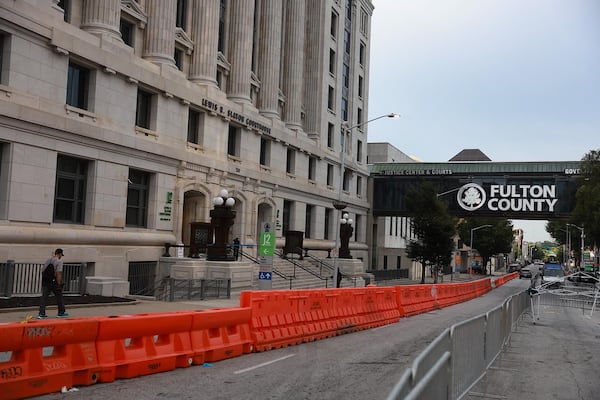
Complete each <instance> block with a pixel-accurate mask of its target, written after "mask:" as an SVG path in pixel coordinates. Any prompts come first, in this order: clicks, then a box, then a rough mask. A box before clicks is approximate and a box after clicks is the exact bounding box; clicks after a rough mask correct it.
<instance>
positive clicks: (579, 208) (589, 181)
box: [573, 149, 600, 248]
mask: <svg viewBox="0 0 600 400" xmlns="http://www.w3.org/2000/svg"><path fill="white" fill-rule="evenodd" d="M581 161H582V164H581V178H580V180H579V188H578V189H577V194H576V203H575V210H573V220H574V223H575V224H577V225H579V226H583V227H584V228H585V238H584V240H585V242H587V244H588V245H593V246H594V248H597V247H598V245H599V244H600V149H599V150H591V151H590V152H589V153H587V154H586V155H585V156H584V157H583V158H582V160H581Z"/></svg>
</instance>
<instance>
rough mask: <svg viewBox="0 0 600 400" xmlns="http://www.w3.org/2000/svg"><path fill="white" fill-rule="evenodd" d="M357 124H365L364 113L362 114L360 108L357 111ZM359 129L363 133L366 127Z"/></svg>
mask: <svg viewBox="0 0 600 400" xmlns="http://www.w3.org/2000/svg"><path fill="white" fill-rule="evenodd" d="M356 123H357V124H358V125H360V124H362V123H363V112H362V108H360V107H359V108H358V109H357V110H356ZM359 128H360V130H361V131H362V130H363V129H364V126H361V127H359Z"/></svg>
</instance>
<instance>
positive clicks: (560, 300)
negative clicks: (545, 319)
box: [529, 271, 600, 323]
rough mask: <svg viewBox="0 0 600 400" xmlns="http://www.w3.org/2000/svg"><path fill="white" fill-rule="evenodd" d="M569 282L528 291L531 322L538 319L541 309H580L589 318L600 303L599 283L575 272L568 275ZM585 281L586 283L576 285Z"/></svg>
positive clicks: (550, 283) (589, 276)
mask: <svg viewBox="0 0 600 400" xmlns="http://www.w3.org/2000/svg"><path fill="white" fill-rule="evenodd" d="M569 277H570V278H571V280H569V279H565V281H564V283H563V284H561V285H560V286H559V287H556V286H555V285H556V283H554V282H546V283H542V284H541V285H539V286H536V287H534V288H531V289H530V290H529V296H530V303H531V304H530V305H531V316H532V319H533V322H534V323H535V321H536V320H539V319H540V309H541V307H548V308H551V307H568V308H576V309H580V310H581V312H582V313H583V314H584V315H585V314H587V313H589V315H588V318H591V317H592V315H593V314H594V311H595V309H596V307H597V305H598V302H599V301H600V283H599V280H598V278H596V277H595V276H593V275H590V274H588V273H586V272H583V271H581V272H576V273H574V274H572V275H569ZM578 279H579V280H581V279H585V280H586V281H587V283H578V282H577V280H578Z"/></svg>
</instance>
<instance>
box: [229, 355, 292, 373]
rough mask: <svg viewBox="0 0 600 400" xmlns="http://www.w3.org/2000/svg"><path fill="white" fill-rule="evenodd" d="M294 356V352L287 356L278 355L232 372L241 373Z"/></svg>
mask: <svg viewBox="0 0 600 400" xmlns="http://www.w3.org/2000/svg"><path fill="white" fill-rule="evenodd" d="M294 356H295V354H288V355H287V356H284V357H280V358H276V359H274V360H271V361H267V362H264V363H262V364H258V365H255V366H253V367H249V368H244V369H240V370H238V371H235V372H234V374H243V373H244V372H248V371H252V370H253V369H257V368H262V367H266V366H267V365H269V364H273V363H276V362H279V361H283V360H285V359H286V358H290V357H294Z"/></svg>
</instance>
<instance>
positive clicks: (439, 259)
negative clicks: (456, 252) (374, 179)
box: [406, 183, 456, 283]
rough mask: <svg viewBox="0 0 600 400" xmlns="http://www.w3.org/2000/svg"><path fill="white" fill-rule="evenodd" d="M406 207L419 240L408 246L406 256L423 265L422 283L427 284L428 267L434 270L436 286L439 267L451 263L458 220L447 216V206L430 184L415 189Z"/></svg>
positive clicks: (410, 192) (408, 196)
mask: <svg viewBox="0 0 600 400" xmlns="http://www.w3.org/2000/svg"><path fill="white" fill-rule="evenodd" d="M406 208H407V210H408V212H409V215H410V217H411V226H412V229H413V232H414V234H415V237H416V239H415V240H411V241H410V242H409V243H408V245H407V247H406V253H407V255H408V257H409V258H411V259H412V260H414V261H418V262H420V263H421V266H422V270H421V272H422V274H421V283H425V271H426V268H427V266H430V267H431V268H432V270H433V272H434V274H433V277H434V278H433V279H434V283H437V275H438V274H437V272H438V270H439V268H441V267H443V266H446V265H449V264H450V260H451V252H452V249H453V248H454V241H453V240H452V238H453V236H454V232H455V229H456V223H455V219H454V218H453V217H451V216H450V214H448V209H447V206H446V204H445V203H443V202H442V201H440V200H438V198H437V196H436V192H435V189H434V187H433V185H432V184H431V183H422V184H421V185H419V186H416V187H414V188H412V189H411V190H410V191H409V192H408V193H407V195H406Z"/></svg>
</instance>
